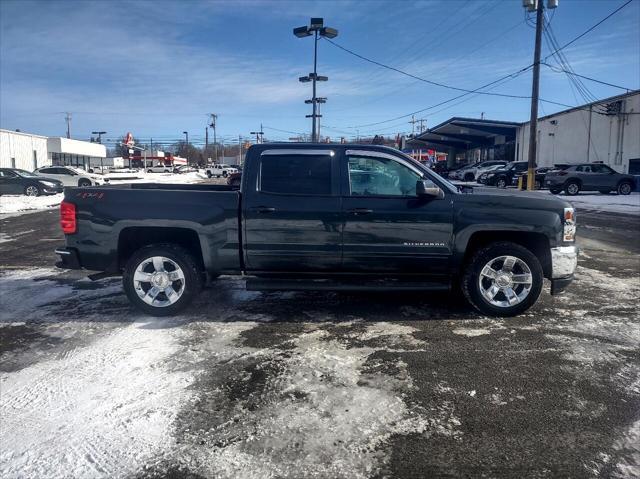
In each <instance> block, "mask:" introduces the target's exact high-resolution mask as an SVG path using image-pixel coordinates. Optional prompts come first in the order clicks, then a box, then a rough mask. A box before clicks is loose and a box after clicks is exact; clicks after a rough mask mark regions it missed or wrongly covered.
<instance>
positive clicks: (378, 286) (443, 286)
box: [247, 278, 450, 292]
mask: <svg viewBox="0 0 640 479" xmlns="http://www.w3.org/2000/svg"><path fill="white" fill-rule="evenodd" d="M449 289H450V285H449V284H448V283H436V282H425V281H401V280H369V281H362V280H361V281H357V282H356V281H345V280H342V281H339V280H328V279H318V280H313V279H272V278H248V279H247V290H248V291H352V292H356V291H449Z"/></svg>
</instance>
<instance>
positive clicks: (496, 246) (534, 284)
mask: <svg viewBox="0 0 640 479" xmlns="http://www.w3.org/2000/svg"><path fill="white" fill-rule="evenodd" d="M499 256H514V257H516V258H518V259H519V260H521V261H523V262H524V263H525V264H526V265H527V266H528V267H529V269H530V270H531V289H530V291H529V294H528V295H527V296H526V297H525V298H524V299H522V301H521V302H520V303H518V304H516V305H514V306H506V307H501V306H495V305H493V304H491V303H490V302H489V301H487V299H485V297H484V296H483V295H482V293H481V291H480V284H479V279H480V272H481V271H482V269H483V268H484V267H485V265H487V264H488V263H489V262H490V261H491V260H493V259H494V258H497V257H499ZM542 282H543V272H542V266H541V265H540V261H538V258H537V257H536V256H535V255H534V254H533V253H532V252H531V251H529V250H528V249H527V248H525V247H524V246H521V245H519V244H516V243H511V242H509V241H501V242H496V243H491V244H489V245H488V246H485V247H483V248H481V249H479V250H478V251H476V252H475V253H474V254H473V256H472V257H471V260H470V261H469V262H468V263H467V264H466V266H465V269H464V273H463V276H462V281H461V286H462V292H463V293H464V295H465V297H466V298H467V301H469V303H471V305H472V306H473V307H474V308H475V309H477V310H478V311H479V312H481V313H483V314H487V315H490V316H505V317H509V316H516V315H518V314H520V313H523V312H524V311H526V310H527V309H529V308H530V307H531V306H533V304H535V302H536V301H537V300H538V297H539V296H540V293H541V292H542ZM498 294H502V293H498ZM496 297H497V296H496Z"/></svg>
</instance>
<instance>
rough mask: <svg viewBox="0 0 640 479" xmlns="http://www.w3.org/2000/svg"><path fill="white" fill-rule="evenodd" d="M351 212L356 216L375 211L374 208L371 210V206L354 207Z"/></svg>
mask: <svg viewBox="0 0 640 479" xmlns="http://www.w3.org/2000/svg"><path fill="white" fill-rule="evenodd" d="M349 213H351V214H352V215H356V216H358V215H368V214H369V213H373V210H370V209H369V208H354V209H352V210H349Z"/></svg>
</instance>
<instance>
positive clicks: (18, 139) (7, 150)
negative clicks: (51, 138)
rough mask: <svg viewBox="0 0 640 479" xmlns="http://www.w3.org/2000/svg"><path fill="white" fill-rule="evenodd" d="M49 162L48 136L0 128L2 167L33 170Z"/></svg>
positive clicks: (0, 160)
mask: <svg viewBox="0 0 640 479" xmlns="http://www.w3.org/2000/svg"><path fill="white" fill-rule="evenodd" d="M47 164H49V160H48V156H47V137H46V136H40V135H32V134H30V133H22V132H19V131H10V130H0V168H20V169H22V170H28V171H33V170H35V169H36V168H38V167H40V166H45V165H47Z"/></svg>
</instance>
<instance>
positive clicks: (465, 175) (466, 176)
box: [450, 161, 507, 181]
mask: <svg viewBox="0 0 640 479" xmlns="http://www.w3.org/2000/svg"><path fill="white" fill-rule="evenodd" d="M506 164H507V162H506V161H482V162H479V163H474V164H473V165H469V166H466V167H464V168H460V169H459V170H457V171H455V172H454V173H452V174H451V176H450V177H451V178H453V179H457V180H462V181H475V180H476V178H477V177H478V176H479V175H480V174H482V172H483V171H484V169H485V168H488V167H490V166H496V165H500V166H504V165H506Z"/></svg>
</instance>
